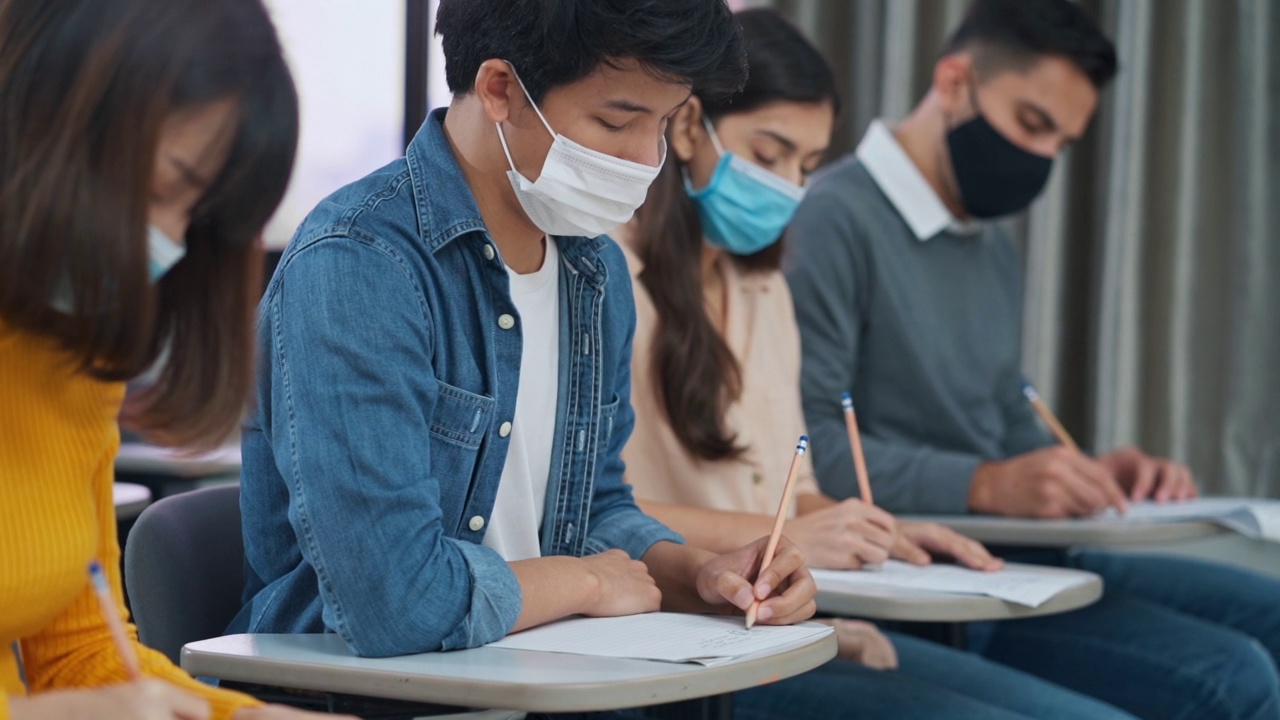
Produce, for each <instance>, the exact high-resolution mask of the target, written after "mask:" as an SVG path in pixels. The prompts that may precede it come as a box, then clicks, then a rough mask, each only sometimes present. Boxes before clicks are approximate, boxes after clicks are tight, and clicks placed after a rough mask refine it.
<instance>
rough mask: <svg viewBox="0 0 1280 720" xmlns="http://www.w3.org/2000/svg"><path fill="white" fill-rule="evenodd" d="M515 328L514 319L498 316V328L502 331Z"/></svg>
mask: <svg viewBox="0 0 1280 720" xmlns="http://www.w3.org/2000/svg"><path fill="white" fill-rule="evenodd" d="M515 326H516V319H515V318H513V317H511V316H510V315H508V314H506V313H503V314H501V315H499V316H498V327H500V328H502V329H503V330H510V329H511V328H513V327H515Z"/></svg>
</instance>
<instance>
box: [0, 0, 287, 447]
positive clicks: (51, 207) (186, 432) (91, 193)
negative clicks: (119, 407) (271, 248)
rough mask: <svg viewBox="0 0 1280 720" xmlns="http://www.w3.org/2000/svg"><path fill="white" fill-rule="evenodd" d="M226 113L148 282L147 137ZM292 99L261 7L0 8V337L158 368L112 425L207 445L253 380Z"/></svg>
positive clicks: (239, 0)
mask: <svg viewBox="0 0 1280 720" xmlns="http://www.w3.org/2000/svg"><path fill="white" fill-rule="evenodd" d="M228 99H229V100H233V101H235V103H236V109H237V115H236V119H235V127H234V139H233V140H232V141H231V148H230V152H229V155H228V157H227V160H226V163H225V165H224V166H223V167H222V170H221V172H220V173H219V174H218V176H217V177H216V178H214V179H213V180H212V183H211V185H210V186H209V188H208V189H207V190H206V191H205V192H204V194H203V196H202V197H201V198H200V199H199V201H198V202H197V203H196V205H195V206H194V207H193V208H192V211H191V218H190V224H189V227H188V229H187V234H186V237H185V245H186V255H185V256H184V257H183V258H182V260H181V261H180V262H178V264H177V265H175V266H174V267H173V269H172V270H170V271H169V272H168V273H166V274H165V275H164V277H163V278H161V279H160V281H159V282H158V283H155V284H153V283H152V282H151V281H150V279H149V272H148V261H147V258H148V250H147V223H148V213H149V206H150V197H151V187H152V180H153V178H152V175H153V172H154V170H155V158H156V153H157V148H158V146H159V141H160V134H161V127H162V126H163V124H164V122H165V120H166V119H168V118H170V117H172V116H173V115H174V114H175V113H179V112H182V111H186V110H195V109H199V108H201V107H204V106H207V105H208V104H210V103H212V102H215V101H219V100H228ZM297 137H298V101H297V96H296V93H295V92H294V85H293V80H292V79H291V77H290V74H289V69H288V67H287V65H286V64H285V60H284V55H283V52H282V50H281V47H280V43H279V40H278V39H277V37H276V32H275V28H274V27H273V26H272V24H271V20H270V18H269V16H268V15H267V11H266V8H265V7H264V6H263V4H262V2H261V0H219V1H218V2H210V1H209V0H41V1H40V2H30V1H29V0H0V331H10V330H17V331H25V332H28V333H32V334H34V335H38V336H43V337H47V338H50V339H51V340H53V341H54V342H56V343H57V344H58V345H59V346H61V347H62V349H64V350H65V351H66V352H67V355H68V358H69V361H70V362H71V363H72V364H73V366H74V365H78V366H79V369H80V370H82V371H84V372H86V373H89V374H91V375H93V376H95V377H98V378H101V379H103V380H113V381H118V380H125V379H129V378H132V377H134V376H137V375H139V374H141V373H142V372H144V371H145V370H147V369H148V368H149V367H151V366H152V365H154V364H155V363H156V362H157V360H158V359H160V358H161V357H162V356H163V357H164V358H165V360H164V363H163V367H162V369H161V370H160V373H159V376H158V379H157V380H156V382H155V383H154V384H152V385H151V386H149V387H148V388H147V389H146V390H144V391H143V392H142V393H140V394H138V395H136V396H132V397H131V400H130V401H129V402H128V403H127V404H126V406H125V415H126V419H131V420H132V421H133V424H134V426H135V427H137V428H139V429H142V430H144V431H149V436H150V437H153V438H156V439H158V440H162V441H165V442H173V443H187V442H201V443H203V442H213V441H216V440H218V439H219V438H220V437H225V436H226V435H227V434H228V433H230V432H231V431H233V430H234V429H235V427H236V425H237V424H238V422H239V420H240V419H241V418H242V416H243V413H244V408H245V404H246V401H247V399H248V397H249V391H250V389H251V387H252V383H253V363H252V358H253V352H252V350H253V310H254V307H255V306H256V303H257V298H258V294H259V292H260V285H261V267H262V250H261V247H260V244H259V236H260V234H261V232H262V228H263V226H264V225H265V224H266V222H267V220H268V219H269V218H270V216H271V214H272V213H273V212H274V211H275V208H276V206H277V205H278V204H279V203H280V200H281V198H282V197H283V195H284V191H285V186H286V185H287V183H288V180H289V174H290V172H291V170H292V166H293V157H294V152H295V148H296V145H297Z"/></svg>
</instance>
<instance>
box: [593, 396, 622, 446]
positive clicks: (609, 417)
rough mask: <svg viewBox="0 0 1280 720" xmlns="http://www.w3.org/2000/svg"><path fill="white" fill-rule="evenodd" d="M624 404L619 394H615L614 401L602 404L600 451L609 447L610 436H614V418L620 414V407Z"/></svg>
mask: <svg viewBox="0 0 1280 720" xmlns="http://www.w3.org/2000/svg"><path fill="white" fill-rule="evenodd" d="M621 405H622V398H619V397H618V396H617V395H614V396H613V402H611V403H609V404H607V405H601V406H600V434H599V438H600V439H599V442H598V443H597V445H598V451H599V452H605V451H607V450H608V449H609V438H611V437H613V419H614V417H615V416H617V414H618V408H619V407H620V406H621Z"/></svg>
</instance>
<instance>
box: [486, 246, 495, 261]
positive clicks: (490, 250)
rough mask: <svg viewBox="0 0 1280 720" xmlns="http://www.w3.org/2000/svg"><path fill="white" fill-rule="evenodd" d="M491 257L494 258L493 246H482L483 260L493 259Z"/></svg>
mask: <svg viewBox="0 0 1280 720" xmlns="http://www.w3.org/2000/svg"><path fill="white" fill-rule="evenodd" d="M493 256H494V252H493V246H492V245H485V246H484V259H485V260H492V259H493Z"/></svg>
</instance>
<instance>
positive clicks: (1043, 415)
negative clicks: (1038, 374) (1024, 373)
mask: <svg viewBox="0 0 1280 720" xmlns="http://www.w3.org/2000/svg"><path fill="white" fill-rule="evenodd" d="M1022 394H1023V395H1025V396H1027V402H1029V403H1031V408H1032V409H1033V410H1035V411H1036V414H1037V415H1039V416H1040V419H1041V420H1043V421H1044V424H1045V425H1048V426H1049V430H1051V431H1052V432H1053V436H1054V437H1056V438H1058V442H1060V443H1062V444H1063V445H1066V446H1067V447H1069V448H1071V449H1072V450H1075V451H1076V452H1080V446H1079V445H1077V444H1076V441H1075V440H1073V439H1072V438H1071V434H1070V433H1068V432H1067V429H1066V428H1064V427H1062V423H1060V422H1058V418H1057V416H1056V415H1054V414H1053V411H1052V410H1050V409H1049V406H1048V405H1046V404H1045V402H1044V400H1042V399H1041V398H1040V393H1038V392H1036V389H1035V388H1033V387H1031V385H1030V384H1028V383H1023V385H1022Z"/></svg>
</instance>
